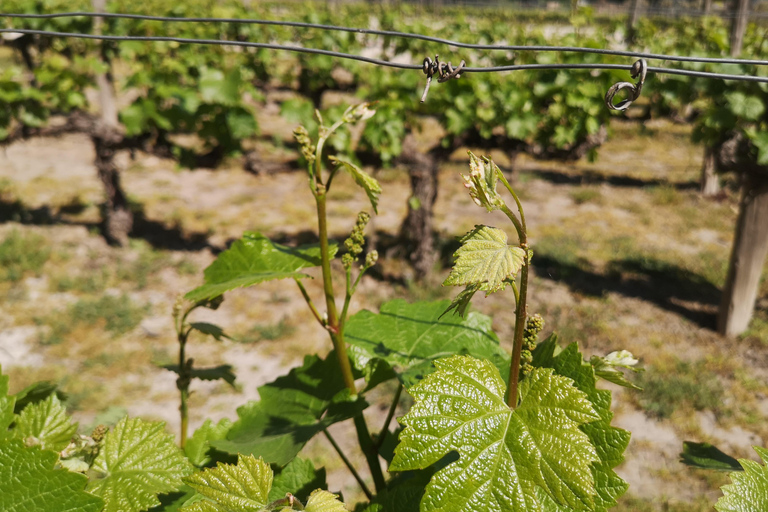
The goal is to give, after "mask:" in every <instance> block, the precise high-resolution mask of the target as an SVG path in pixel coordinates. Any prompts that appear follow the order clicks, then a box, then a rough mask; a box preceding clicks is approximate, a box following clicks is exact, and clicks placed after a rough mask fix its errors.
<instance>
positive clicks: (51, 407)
mask: <svg viewBox="0 0 768 512" xmlns="http://www.w3.org/2000/svg"><path fill="white" fill-rule="evenodd" d="M76 432H77V423H75V424H72V421H71V419H70V418H69V416H67V412H66V409H64V407H63V406H62V405H61V402H59V399H58V398H57V397H56V395H49V396H48V398H46V399H45V400H43V401H42V402H38V403H36V404H31V405H29V406H27V407H25V408H24V410H23V411H21V414H19V415H18V416H17V417H16V425H15V427H14V429H13V434H14V436H15V437H16V438H18V439H21V440H22V441H24V443H25V444H26V445H27V446H38V445H39V446H40V447H41V448H43V449H44V450H53V451H55V452H60V451H61V450H63V449H64V448H66V447H67V445H68V444H69V441H70V439H72V436H73V435H75V433H76Z"/></svg>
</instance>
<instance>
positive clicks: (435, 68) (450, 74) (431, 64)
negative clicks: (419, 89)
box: [421, 55, 466, 103]
mask: <svg viewBox="0 0 768 512" xmlns="http://www.w3.org/2000/svg"><path fill="white" fill-rule="evenodd" d="M464 66H466V62H464V60H462V61H461V62H460V63H459V65H458V66H457V67H455V68H454V67H453V65H452V64H451V63H450V62H440V59H439V58H438V56H437V55H435V60H434V61H433V60H432V59H430V58H429V57H427V58H425V59H424V63H423V64H422V68H421V70H422V71H423V72H424V74H425V75H427V85H426V87H424V94H422V95H421V102H422V103H424V101H426V99H427V92H429V86H430V84H431V83H432V77H433V76H434V75H437V81H438V82H440V83H443V82H447V81H448V80H450V79H451V78H459V77H461V70H462V69H464Z"/></svg>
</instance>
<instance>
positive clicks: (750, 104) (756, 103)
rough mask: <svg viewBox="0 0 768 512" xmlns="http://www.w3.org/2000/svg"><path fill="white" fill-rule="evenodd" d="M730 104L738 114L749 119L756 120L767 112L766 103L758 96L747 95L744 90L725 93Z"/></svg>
mask: <svg viewBox="0 0 768 512" xmlns="http://www.w3.org/2000/svg"><path fill="white" fill-rule="evenodd" d="M725 97H726V100H727V101H728V105H729V106H730V107H731V110H732V111H733V113H734V114H736V115H737V116H739V117H741V118H744V119H747V120H749V121H756V120H758V119H760V116H762V115H763V112H765V105H763V102H762V101H760V98H758V97H756V96H747V95H745V94H744V93H743V92H732V93H728V94H726V95H725Z"/></svg>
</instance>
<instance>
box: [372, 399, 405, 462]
mask: <svg viewBox="0 0 768 512" xmlns="http://www.w3.org/2000/svg"><path fill="white" fill-rule="evenodd" d="M402 392H403V385H402V384H400V385H398V386H397V391H395V398H394V399H393V400H392V405H390V406H389V412H387V418H386V419H385V420H384V425H383V426H382V427H381V432H379V437H378V439H376V449H377V450H378V449H379V448H381V445H382V444H384V439H386V437H387V434H388V433H389V424H390V423H391V422H392V417H393V416H394V415H395V411H396V410H397V404H398V403H399V402H400V394H401V393H402Z"/></svg>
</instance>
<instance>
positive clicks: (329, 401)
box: [211, 352, 368, 466]
mask: <svg viewBox="0 0 768 512" xmlns="http://www.w3.org/2000/svg"><path fill="white" fill-rule="evenodd" d="M259 396H260V397H261V400H260V401H253V402H249V403H247V404H246V405H244V406H242V407H239V408H238V409H237V415H238V420H237V421H236V422H235V423H234V424H233V425H232V428H231V429H230V430H229V433H228V434H227V439H225V440H219V441H211V445H212V446H213V447H214V448H216V449H218V450H222V451H224V452H227V453H230V454H241V453H242V454H253V455H255V456H260V457H262V458H263V459H264V460H265V461H267V462H268V463H270V464H278V465H280V466H283V465H285V464H287V463H288V462H290V461H291V459H293V458H294V457H295V456H296V454H298V453H299V451H300V450H301V449H302V448H303V447H304V445H305V444H306V443H307V441H309V440H310V439H311V438H312V437H314V436H315V434H318V433H319V432H322V430H323V429H324V428H326V427H328V426H329V425H332V424H334V423H337V422H339V421H344V420H346V419H349V418H352V417H354V416H356V415H357V414H359V413H360V412H361V411H362V410H363V409H365V408H366V407H367V406H368V404H367V403H366V402H365V400H364V399H363V398H362V396H359V395H358V396H356V397H350V394H349V390H348V389H347V388H346V387H345V385H344V378H343V375H342V373H341V369H340V368H339V363H338V359H337V357H336V353H335V352H331V353H330V354H328V356H327V357H326V359H324V360H323V359H320V358H319V357H317V356H307V357H306V358H305V359H304V365H303V366H301V367H299V368H294V369H293V370H291V371H290V373H289V374H288V375H285V376H283V377H279V378H278V379H276V380H275V381H274V382H272V383H270V384H266V385H264V386H261V387H260V388H259Z"/></svg>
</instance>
